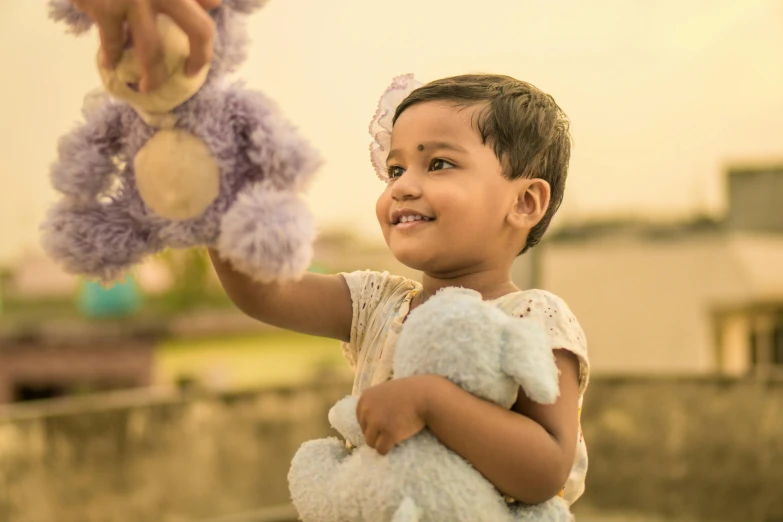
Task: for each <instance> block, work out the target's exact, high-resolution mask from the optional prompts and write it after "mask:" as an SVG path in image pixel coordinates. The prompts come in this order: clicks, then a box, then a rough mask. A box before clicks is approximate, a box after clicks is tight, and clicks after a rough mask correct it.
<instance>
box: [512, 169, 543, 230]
mask: <svg viewBox="0 0 783 522" xmlns="http://www.w3.org/2000/svg"><path fill="white" fill-rule="evenodd" d="M518 181H519V184H518V187H519V189H518V191H517V197H516V200H515V201H514V205H513V207H512V208H511V211H510V212H509V214H508V221H509V223H511V225H513V226H514V227H515V228H524V229H528V230H529V229H531V228H533V227H534V226H536V225H537V224H538V222H539V221H541V219H542V218H543V217H544V214H546V211H547V209H548V208H549V199H550V197H551V193H552V190H551V188H550V186H549V183H548V182H547V181H545V180H543V179H539V178H532V179H520V180H518Z"/></svg>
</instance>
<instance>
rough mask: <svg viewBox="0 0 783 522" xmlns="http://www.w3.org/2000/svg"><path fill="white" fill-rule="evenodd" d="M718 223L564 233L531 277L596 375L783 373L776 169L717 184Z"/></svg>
mask: <svg viewBox="0 0 783 522" xmlns="http://www.w3.org/2000/svg"><path fill="white" fill-rule="evenodd" d="M727 180H728V183H727V186H728V189H729V190H728V196H729V198H728V199H729V207H728V208H729V210H728V212H727V215H726V216H725V217H724V218H722V219H716V220H714V219H709V218H697V219H693V220H691V221H689V222H678V223H666V224H660V223H659V224H652V223H649V222H643V221H632V220H625V221H622V220H618V221H614V222H604V223H592V224H582V225H579V226H571V227H563V228H561V229H560V230H558V231H557V232H555V233H554V234H553V235H552V236H551V237H550V238H549V240H548V241H547V242H546V243H545V244H544V245H542V250H541V252H539V257H540V261H539V263H538V266H539V267H540V272H538V273H537V276H536V277H537V280H538V282H539V284H540V285H541V286H543V287H544V288H546V289H548V290H551V291H553V292H555V293H557V294H559V295H561V296H562V297H563V298H564V299H566V301H567V302H568V303H569V305H570V306H571V308H572V309H573V311H574V313H575V314H576V315H577V317H578V318H579V320H580V323H581V325H582V327H583V328H584V330H585V332H586V335H587V338H588V343H589V348H588V349H589V351H590V354H591V361H592V364H593V369H594V372H596V373H600V374H709V373H716V372H718V373H723V374H727V375H734V376H739V375H746V374H749V373H764V374H766V373H770V372H773V373H776V372H781V373H783V204H781V202H782V201H783V166H780V167H771V168H764V167H760V168H743V169H736V170H732V171H730V172H729V173H728V176H727Z"/></svg>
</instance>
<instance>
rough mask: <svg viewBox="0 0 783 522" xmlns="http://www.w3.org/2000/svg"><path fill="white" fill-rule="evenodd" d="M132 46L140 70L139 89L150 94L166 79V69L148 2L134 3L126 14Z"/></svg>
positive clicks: (153, 15)
mask: <svg viewBox="0 0 783 522" xmlns="http://www.w3.org/2000/svg"><path fill="white" fill-rule="evenodd" d="M128 25H129V26H130V32H131V37H132V38H133V45H134V47H135V48H136V54H137V56H138V57H139V62H140V63H141V68H142V77H141V81H140V82H139V88H140V89H141V91H142V92H150V91H152V90H154V89H155V88H156V87H158V86H159V85H160V84H162V83H163V82H164V80H165V79H166V68H165V64H164V62H163V48H162V47H161V43H160V36H159V35H158V28H157V25H156V24H155V13H154V12H153V10H152V6H151V5H150V4H149V2H146V1H139V2H134V3H133V7H132V8H131V10H130V12H129V13H128Z"/></svg>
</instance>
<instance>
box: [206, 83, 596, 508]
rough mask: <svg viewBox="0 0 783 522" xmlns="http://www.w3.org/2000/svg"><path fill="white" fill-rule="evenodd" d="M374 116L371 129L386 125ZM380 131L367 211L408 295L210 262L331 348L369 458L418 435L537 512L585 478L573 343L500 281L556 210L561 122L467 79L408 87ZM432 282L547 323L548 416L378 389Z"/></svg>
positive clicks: (247, 305)
mask: <svg viewBox="0 0 783 522" xmlns="http://www.w3.org/2000/svg"><path fill="white" fill-rule="evenodd" d="M409 81H410V78H404V77H403V78H398V79H397V81H396V83H395V85H394V86H393V88H392V91H395V89H396V92H390V93H389V94H390V95H391V97H392V98H393V97H394V95H395V94H396V95H399V92H398V91H399V90H401V89H402V90H405V93H407V92H408V91H409V90H410V88H409V87H410V85H409V84H408V83H407V82H409ZM406 89H407V90H406ZM398 97H399V96H398ZM387 98H388V97H387ZM382 105H383V103H382ZM382 109H383V107H381V110H379V114H377V115H376V121H375V123H376V124H377V123H379V121H380V120H382V119H384V118H385V119H387V120H388V119H389V118H388V116H387V115H386V114H385V113H384V111H383V110H382ZM393 109H394V108H393V107H392V110H393ZM389 116H390V115H389ZM390 123H393V128H392V129H391V136H390V150H389V147H388V145H389V143H386V142H384V141H383V140H382V137H381V138H377V139H380V140H381V141H382V142H381V143H376V144H375V146H374V150H375V152H374V154H373V159H374V163H375V164H376V167H380V165H379V163H382V162H383V159H384V158H383V156H384V155H385V156H387V157H386V158H385V165H383V166H382V169H384V171H382V172H380V173H379V174H380V175H381V177H382V178H386V179H387V181H386V186H385V188H383V190H382V192H381V194H380V196H379V197H378V202H377V206H376V215H377V218H378V222H379V224H380V227H381V230H382V232H383V235H384V238H385V240H386V243H387V245H388V246H389V248H390V249H391V252H392V253H393V254H394V256H395V257H396V258H397V259H398V260H399V261H401V262H402V263H404V264H406V265H407V266H409V267H411V268H414V269H416V270H421V272H422V282H421V283H419V282H416V281H412V280H409V279H405V278H403V277H398V276H393V275H390V274H388V273H386V272H384V273H378V272H371V271H360V272H353V273H343V274H338V275H319V274H310V273H308V274H306V275H305V276H304V278H303V279H301V280H300V281H297V282H293V283H286V284H268V285H262V284H259V283H256V282H253V281H251V280H250V279H249V278H248V277H246V276H244V275H242V274H241V273H239V272H237V271H234V270H233V269H232V268H231V266H229V265H228V264H227V263H225V262H223V261H221V260H220V259H219V257H218V256H217V254H216V253H214V252H211V257H212V260H213V263H214V266H215V269H216V271H217V274H218V276H219V278H220V280H221V282H222V284H223V286H224V288H225V290H226V292H227V293H228V295H229V296H230V297H231V299H232V300H233V301H234V302H235V303H236V305H237V306H238V307H239V308H240V309H241V310H243V311H244V312H245V313H247V314H248V315H250V316H252V317H254V318H257V319H258V320H260V321H263V322H265V323H269V324H272V325H275V326H279V327H283V328H287V329H290V330H295V331H298V332H303V333H306V334H312V335H318V336H325V337H331V338H334V339H338V340H340V341H342V347H343V351H344V354H345V356H346V358H347V359H348V361H349V362H350V363H351V365H352V366H353V368H354V370H355V380H354V385H353V393H354V394H362V398H361V400H360V402H359V406H358V411H357V414H358V416H359V421H360V424H361V426H362V429H363V431H364V435H365V437H366V439H367V443H368V444H369V445H370V446H371V447H373V448H375V449H376V450H377V451H378V452H380V453H381V454H385V453H387V452H388V451H389V450H390V449H391V448H392V447H393V446H394V445H395V444H399V443H400V442H402V441H404V440H405V439H407V438H409V437H411V436H413V435H414V434H416V433H417V432H418V431H420V430H421V429H423V428H424V427H427V428H429V429H430V430H431V431H432V432H433V433H434V434H435V435H436V436H437V437H438V438H439V439H440V440H441V441H442V442H443V444H445V445H446V446H448V447H450V448H451V449H452V450H454V451H455V452H456V453H458V454H459V455H461V456H462V457H464V458H465V459H466V460H468V461H469V462H471V463H472V464H473V466H474V467H475V468H476V469H478V470H479V471H480V472H481V473H482V474H483V475H484V476H485V477H486V478H487V479H488V480H489V481H490V482H492V483H493V484H494V485H495V486H496V487H497V488H498V490H499V491H500V492H502V493H503V494H504V495H506V496H507V497H508V498H510V499H513V500H517V501H520V502H525V503H539V502H543V501H546V500H548V499H550V498H552V497H554V496H556V495H558V494H559V495H562V496H563V497H564V498H565V499H566V500H567V501H568V502H569V503H573V501H575V500H576V499H577V498H578V497H579V496H580V495H581V494H582V492H583V490H584V478H585V473H586V469H587V453H586V449H585V445H584V441H583V440H582V437H581V430H580V427H579V412H580V411H581V403H582V397H583V394H584V392H585V388H586V386H587V382H588V374H589V371H588V370H589V366H588V360H587V350H586V342H585V336H584V333H583V332H582V330H581V328H580V327H579V324H578V322H577V320H576V319H575V318H574V316H573V314H572V313H571V312H570V310H569V309H568V307H567V305H566V304H565V303H564V302H563V301H562V300H561V299H560V298H558V297H556V296H555V295H553V294H551V293H548V292H546V291H543V290H535V289H519V288H517V287H516V286H515V285H514V283H513V282H512V281H511V278H510V269H511V265H512V263H513V261H514V259H515V258H516V257H517V256H518V255H520V254H524V253H525V252H526V251H528V250H529V249H530V248H532V247H533V246H534V245H536V244H537V243H538V242H539V240H540V239H541V237H542V235H543V234H544V232H545V231H546V229H547V226H548V225H549V223H550V221H551V219H552V216H553V215H554V214H555V212H556V211H557V209H558V207H559V205H560V202H561V200H562V198H563V192H564V190H565V182H566V173H567V169H568V162H569V157H570V137H569V133H568V121H567V119H566V117H565V115H564V114H563V112H562V111H561V110H560V108H559V107H558V106H557V104H556V103H555V101H554V100H553V99H552V97H551V96H548V95H547V94H545V93H543V92H541V91H540V90H538V89H537V88H535V87H533V86H532V85H530V84H528V83H524V82H521V81H518V80H515V79H513V78H509V77H506V76H495V75H465V76H457V77H452V78H445V79H442V80H438V81H434V82H431V83H429V84H427V85H424V86H422V87H420V88H418V89H415V90H413V91H412V92H411V93H410V94H409V95H408V96H407V97H405V99H404V100H403V101H402V102H401V103H400V104H399V106H397V107H396V112H393V119H392V122H390ZM446 286H462V287H466V288H471V289H473V290H476V291H478V292H480V293H481V294H482V295H483V297H484V299H485V300H486V301H490V302H491V303H493V304H494V305H495V306H497V307H498V308H500V309H501V310H503V311H504V312H506V313H508V314H511V315H512V316H519V317H523V316H524V317H528V318H534V319H536V320H538V321H540V322H541V323H542V325H544V326H545V328H546V331H547V332H548V333H549V339H550V342H551V346H552V350H553V351H554V355H555V358H556V361H557V365H558V367H559V369H560V390H561V392H560V397H559V399H558V401H557V402H556V403H555V404H554V405H547V406H543V405H539V404H536V403H533V402H532V401H530V400H528V399H527V397H526V396H525V395H524V393H522V392H520V394H519V398H518V400H517V402H516V404H515V405H514V406H513V408H512V409H511V411H507V410H504V409H502V408H500V407H498V406H496V405H494V404H491V403H488V402H484V401H482V400H479V399H477V398H475V397H473V396H472V395H470V394H469V393H467V392H465V391H464V390H462V389H460V388H458V387H457V386H456V385H453V384H452V383H450V382H449V381H447V380H445V379H443V378H441V377H437V376H417V377H411V378H407V379H399V380H390V377H391V368H392V358H393V354H394V346H395V343H396V340H397V337H398V335H399V333H400V331H401V329H402V328H403V326H404V322H405V318H406V317H407V315H408V314H409V313H410V311H411V310H413V309H415V308H416V307H417V306H419V305H421V304H422V303H423V302H425V301H426V300H427V299H428V298H429V297H431V296H432V295H434V294H435V292H437V291H438V290H439V289H440V288H443V287H446Z"/></svg>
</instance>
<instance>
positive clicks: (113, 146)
mask: <svg viewBox="0 0 783 522" xmlns="http://www.w3.org/2000/svg"><path fill="white" fill-rule="evenodd" d="M262 4H263V1H262V0H223V3H222V5H221V6H220V7H217V8H215V9H214V10H212V11H211V12H210V15H211V16H212V18H213V20H214V22H215V25H216V33H217V34H216V37H215V44H214V57H213V59H212V61H211V63H210V64H208V65H207V66H205V67H204V69H203V70H202V71H201V72H200V73H199V74H197V75H196V76H194V77H188V76H186V75H185V74H184V64H185V61H186V59H187V57H188V54H189V44H188V39H187V37H186V36H185V34H184V33H183V32H182V31H181V30H180V29H179V27H177V26H176V25H175V24H173V23H172V22H171V21H170V20H169V19H168V18H167V17H164V16H160V17H158V21H157V22H158V30H159V33H160V35H161V41H162V44H163V49H164V54H165V63H166V67H167V70H168V73H169V77H168V79H167V80H166V82H165V83H164V84H163V85H162V86H161V87H160V88H158V89H156V90H155V91H153V92H151V93H149V94H142V93H140V92H139V91H138V88H137V87H138V81H139V77H140V67H139V61H138V59H137V57H136V54H135V50H134V49H133V48H132V47H130V48H129V49H126V51H125V54H124V55H123V57H122V60H121V61H120V63H119V65H118V66H117V67H116V68H115V69H113V70H108V69H103V68H101V67H100V66H99V67H98V68H99V72H100V73H101V78H102V80H103V84H104V86H105V88H106V91H107V93H108V95H109V96H105V97H98V98H97V101H94V102H93V103H91V104H89V105H86V106H85V111H84V116H85V119H86V122H85V123H84V124H82V125H80V126H79V127H77V128H75V129H74V130H72V131H71V132H70V133H69V134H67V135H65V136H64V137H63V138H62V139H61V141H60V143H59V158H58V161H57V162H56V163H55V165H54V166H53V169H52V173H51V177H52V183H53V185H54V187H55V189H57V191H59V192H60V193H62V198H61V199H60V201H59V202H58V203H56V204H55V206H54V207H53V208H52V209H51V210H50V212H49V215H48V216H47V219H46V221H45V222H44V223H43V225H42V243H43V246H44V248H45V250H46V251H47V253H48V254H49V255H50V256H51V257H52V258H54V259H55V260H57V261H58V262H59V263H60V264H61V265H62V266H63V267H64V268H65V269H66V270H67V271H68V272H71V273H76V274H82V275H86V276H89V277H92V278H97V279H100V280H101V281H104V282H109V281H112V280H116V279H118V278H119V277H121V276H122V275H123V274H124V272H126V271H127V270H128V269H130V268H131V267H132V266H133V265H135V264H136V263H138V262H140V261H141V260H143V259H144V258H145V257H146V256H148V255H151V254H154V253H156V252H158V251H160V250H162V249H164V248H187V247H194V246H209V247H214V248H216V249H217V250H218V252H219V253H220V255H221V256H222V257H223V258H224V259H227V260H229V261H231V263H232V264H233V265H234V267H235V268H237V269H238V270H241V271H243V272H245V273H247V274H249V275H251V276H252V277H253V278H255V279H257V280H259V281H274V280H285V279H296V278H298V277H300V276H301V274H303V273H304V271H305V270H306V269H307V268H308V266H309V264H310V260H311V257H312V241H313V238H314V236H315V228H314V224H313V220H312V217H311V215H310V213H309V211H308V208H307V206H306V204H305V203H304V201H303V200H302V199H301V193H302V191H303V190H304V189H305V188H306V185H307V183H308V181H309V180H310V179H311V178H312V175H313V174H314V172H315V170H316V168H317V166H318V164H319V162H320V160H319V157H318V155H317V153H316V152H315V151H314V150H313V149H312V148H311V147H310V146H309V145H308V143H307V142H306V141H305V140H303V139H302V138H301V137H300V136H299V135H298V134H297V133H296V131H295V129H294V128H293V127H292V126H291V125H290V124H288V123H287V122H286V121H285V119H284V118H283V117H282V116H281V115H280V113H279V112H278V110H277V108H276V106H275V104H274V103H273V102H272V101H271V100H269V99H267V98H266V97H264V96H263V95H261V94H259V93H256V92H251V91H249V90H246V89H244V88H243V87H242V86H241V85H227V84H224V82H222V81H221V79H223V78H224V77H225V76H226V75H227V74H228V73H230V72H232V71H233V70H235V69H236V68H237V67H238V66H239V65H240V63H242V61H243V60H244V57H245V55H244V49H245V46H246V43H247V37H246V32H245V29H244V25H243V23H242V22H243V20H242V19H243V18H244V15H247V14H249V13H250V12H252V11H253V10H255V9H258V8H260V7H261V5H262ZM50 13H51V15H52V17H53V18H54V19H55V20H58V21H63V22H65V23H66V24H67V25H68V26H69V28H70V30H71V32H73V33H77V34H78V33H82V32H85V31H87V30H89V28H90V26H91V23H90V20H89V18H87V16H86V15H84V14H83V13H81V12H79V11H78V10H76V9H75V8H74V7H73V6H72V5H71V4H70V3H69V2H68V1H67V0H51V1H50Z"/></svg>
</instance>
